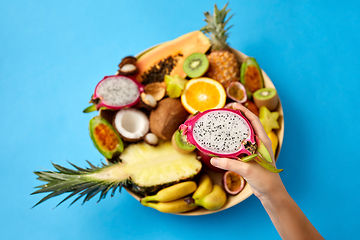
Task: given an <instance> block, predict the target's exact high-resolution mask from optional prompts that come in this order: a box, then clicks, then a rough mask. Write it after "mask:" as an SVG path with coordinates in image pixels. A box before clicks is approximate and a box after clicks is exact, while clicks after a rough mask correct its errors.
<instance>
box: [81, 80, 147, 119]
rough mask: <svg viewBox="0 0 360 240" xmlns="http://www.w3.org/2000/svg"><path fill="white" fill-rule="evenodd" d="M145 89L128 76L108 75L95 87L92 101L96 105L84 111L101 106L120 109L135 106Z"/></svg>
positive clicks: (97, 108) (93, 109) (90, 110)
mask: <svg viewBox="0 0 360 240" xmlns="http://www.w3.org/2000/svg"><path fill="white" fill-rule="evenodd" d="M143 91H144V87H143V86H142V85H141V84H140V83H139V82H138V81H136V80H135V79H132V78H130V77H128V76H121V75H115V76H106V77H104V78H103V79H102V80H101V81H100V82H99V83H98V84H97V85H96V87H95V92H94V94H93V96H92V98H91V101H90V102H91V103H93V104H94V105H92V106H90V107H88V108H86V109H85V110H84V112H92V111H95V110H99V109H100V108H105V109H111V110H119V109H122V108H125V107H131V106H134V105H135V104H137V103H138V102H139V100H140V94H141V93H142V92H143Z"/></svg>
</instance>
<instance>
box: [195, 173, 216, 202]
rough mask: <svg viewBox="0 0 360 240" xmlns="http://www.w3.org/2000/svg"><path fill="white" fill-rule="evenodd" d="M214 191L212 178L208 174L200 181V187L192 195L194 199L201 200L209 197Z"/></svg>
mask: <svg viewBox="0 0 360 240" xmlns="http://www.w3.org/2000/svg"><path fill="white" fill-rule="evenodd" d="M212 189H213V184H212V181H211V178H210V176H209V175H208V174H203V175H202V176H201V177H200V180H199V186H198V188H197V189H196V191H195V192H194V194H193V195H192V198H193V199H201V198H203V197H205V196H206V195H208V194H209V193H210V192H211V191H212Z"/></svg>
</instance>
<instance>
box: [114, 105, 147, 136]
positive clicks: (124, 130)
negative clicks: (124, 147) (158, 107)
mask: <svg viewBox="0 0 360 240" xmlns="http://www.w3.org/2000/svg"><path fill="white" fill-rule="evenodd" d="M113 125H114V127H115V129H116V130H117V131H118V133H119V134H120V136H121V137H122V138H123V139H124V140H125V141H127V142H136V141H140V140H141V139H143V137H144V136H145V135H146V134H147V133H148V131H149V118H148V117H147V116H146V115H145V113H143V112H142V111H140V110H138V109H135V108H127V109H121V110H119V111H118V112H117V113H116V114H115V116H114V121H113Z"/></svg>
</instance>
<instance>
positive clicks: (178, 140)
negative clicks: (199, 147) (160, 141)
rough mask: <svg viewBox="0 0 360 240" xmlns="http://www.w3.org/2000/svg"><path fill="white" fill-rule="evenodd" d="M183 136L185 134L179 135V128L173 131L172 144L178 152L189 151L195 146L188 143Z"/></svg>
mask: <svg viewBox="0 0 360 240" xmlns="http://www.w3.org/2000/svg"><path fill="white" fill-rule="evenodd" d="M185 138H186V136H185V135H181V133H180V131H179V130H177V131H175V132H174V134H173V136H172V138H171V144H172V146H173V147H174V148H175V149H176V150H177V151H178V152H180V153H190V152H192V151H194V150H195V149H196V147H195V146H194V145H192V144H189V143H188V142H187V141H186V139H185Z"/></svg>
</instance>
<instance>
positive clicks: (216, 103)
mask: <svg viewBox="0 0 360 240" xmlns="http://www.w3.org/2000/svg"><path fill="white" fill-rule="evenodd" d="M225 102H226V92H225V89H224V87H223V86H222V85H221V83H219V82H218V81H216V80H214V79H211V78H205V77H202V78H194V79H191V80H189V81H188V82H187V84H186V85H185V89H184V91H183V93H182V95H181V103H182V105H183V106H184V108H185V109H186V110H187V111H188V112H189V113H191V114H194V113H196V112H198V111H199V112H203V111H205V110H208V109H214V108H222V107H224V106H225Z"/></svg>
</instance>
